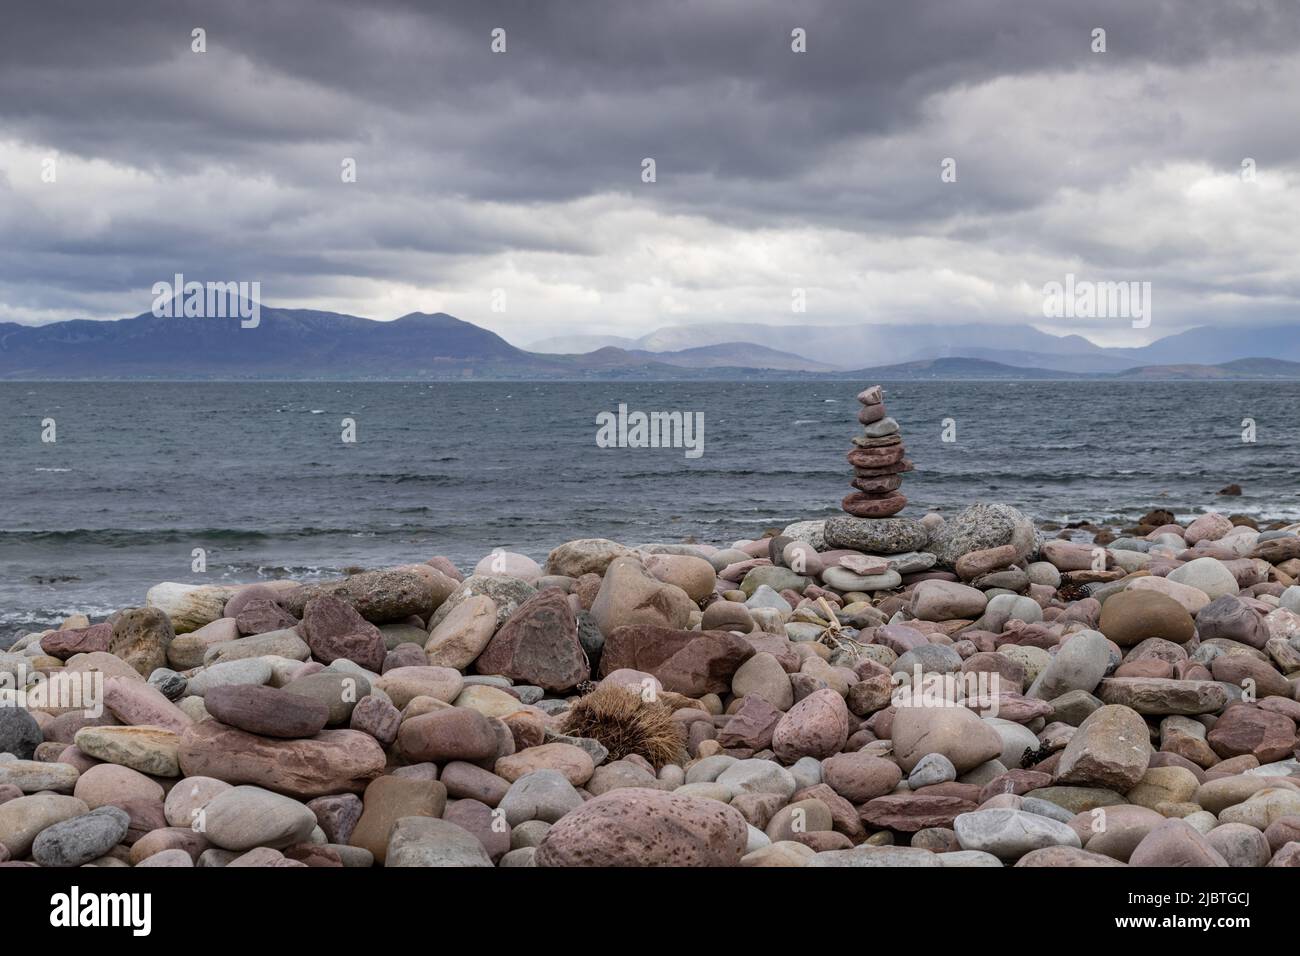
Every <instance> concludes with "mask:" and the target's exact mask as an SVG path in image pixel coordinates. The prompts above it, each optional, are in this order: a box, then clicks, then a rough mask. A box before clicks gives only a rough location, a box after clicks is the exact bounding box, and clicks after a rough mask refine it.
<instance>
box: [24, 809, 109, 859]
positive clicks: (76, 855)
mask: <svg viewBox="0 0 1300 956" xmlns="http://www.w3.org/2000/svg"><path fill="white" fill-rule="evenodd" d="M130 826H131V817H130V816H129V815H128V814H127V812H126V811H125V810H122V809H120V808H118V807H113V806H105V807H100V808H98V809H97V810H91V811H90V812H89V813H85V814H82V815H81V816H79V817H73V818H72V819H70V820H64V821H62V822H61V823H56V824H54V825H53V826H49V827H46V828H45V829H44V830H42V831H41V832H40V834H39V835H38V836H37V837H36V840H35V842H34V843H32V859H34V860H35V861H36V862H37V863H39V864H40V865H41V866H61V867H67V866H81V865H82V864H83V863H89V862H90V861H91V860H95V859H98V858H99V857H101V856H103V855H104V854H105V853H107V852H108V851H109V850H111V849H113V847H115V846H117V845H118V844H119V843H121V842H122V840H123V839H124V838H125V837H126V832H127V830H128V829H129V828H130Z"/></svg>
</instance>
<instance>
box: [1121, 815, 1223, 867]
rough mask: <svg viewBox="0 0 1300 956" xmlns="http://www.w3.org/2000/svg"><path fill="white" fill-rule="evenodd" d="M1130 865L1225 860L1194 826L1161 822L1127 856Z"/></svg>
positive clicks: (1202, 863) (1209, 863) (1199, 863)
mask: <svg viewBox="0 0 1300 956" xmlns="http://www.w3.org/2000/svg"><path fill="white" fill-rule="evenodd" d="M1129 865H1130V866H1162V867H1173V866H1178V867H1182V866H1227V865H1228V861H1227V860H1225V859H1224V858H1223V856H1222V855H1220V853H1219V851H1218V850H1216V849H1214V847H1212V846H1210V844H1209V841H1208V840H1206V839H1205V837H1203V836H1202V835H1201V834H1200V833H1199V832H1198V831H1197V830H1196V829H1195V828H1194V827H1192V826H1191V825H1190V824H1188V823H1185V822H1183V821H1182V820H1170V821H1168V822H1167V823H1162V824H1160V826H1158V827H1156V828H1155V829H1154V830H1152V831H1151V832H1150V833H1148V834H1147V835H1146V836H1145V837H1144V838H1143V839H1142V842H1141V843H1139V844H1138V845H1137V847H1136V849H1134V850H1133V853H1132V855H1131V856H1130V857H1129Z"/></svg>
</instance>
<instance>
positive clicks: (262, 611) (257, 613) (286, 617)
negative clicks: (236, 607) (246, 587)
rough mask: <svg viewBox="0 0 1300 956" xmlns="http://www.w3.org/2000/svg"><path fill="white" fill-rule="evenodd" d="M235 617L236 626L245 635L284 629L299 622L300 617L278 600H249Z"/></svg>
mask: <svg viewBox="0 0 1300 956" xmlns="http://www.w3.org/2000/svg"><path fill="white" fill-rule="evenodd" d="M227 606H229V605H227ZM234 618H235V627H236V628H237V629H238V630H239V633H240V634H242V635H244V636H248V635H252V634H268V633H270V632H271V631H282V630H284V629H286V628H290V627H296V626H297V624H298V619H297V618H296V617H294V616H293V615H292V614H290V613H289V612H288V611H286V610H285V609H284V608H282V607H281V606H280V605H279V603H278V602H276V601H267V600H252V601H248V602H247V603H245V604H244V606H243V608H241V609H240V611H239V613H238V614H237V615H234Z"/></svg>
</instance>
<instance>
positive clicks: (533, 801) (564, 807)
mask: <svg viewBox="0 0 1300 956" xmlns="http://www.w3.org/2000/svg"><path fill="white" fill-rule="evenodd" d="M582 802H583V801H582V795H581V794H579V793H578V791H577V790H575V789H574V787H573V784H571V783H569V781H568V780H567V779H565V776H564V774H562V773H560V771H558V770H534V771H533V772H532V773H527V774H524V775H523V776H522V777H520V778H519V779H518V780H516V781H515V782H514V783H512V784H511V785H510V789H509V790H507V791H506V795H505V796H504V797H502V798H501V803H500V804H498V809H500V810H501V811H502V812H503V813H505V817H506V822H507V823H509V824H510V825H511V826H512V827H513V826H517V825H518V824H520V823H523V822H525V821H527V820H541V821H543V822H545V823H554V822H555V821H556V820H558V819H560V817H562V816H564V815H565V814H566V813H569V812H570V811H572V810H576V809H577V808H578V807H580V806H582Z"/></svg>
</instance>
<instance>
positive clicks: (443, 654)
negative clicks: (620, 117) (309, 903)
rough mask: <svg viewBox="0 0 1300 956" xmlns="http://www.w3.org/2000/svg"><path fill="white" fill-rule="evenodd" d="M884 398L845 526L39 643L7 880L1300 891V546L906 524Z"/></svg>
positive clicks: (567, 548)
mask: <svg viewBox="0 0 1300 956" xmlns="http://www.w3.org/2000/svg"><path fill="white" fill-rule="evenodd" d="M884 399H885V396H884V394H883V391H882V389H880V387H879V386H873V387H871V388H868V389H865V390H864V391H862V392H861V393H860V394H859V395H858V403H859V406H860V408H861V412H860V414H859V415H858V421H859V422H860V423H861V425H862V429H863V430H862V432H861V433H860V434H858V435H856V436H855V435H846V436H845V444H846V445H848V446H849V448H850V450H849V451H848V453H847V462H846V464H845V466H844V474H845V481H846V484H849V485H850V486H851V488H852V489H853V490H852V491H851V492H850V493H849V494H848V496H847V497H845V498H844V500H843V502H842V504H841V507H842V509H843V511H844V514H842V515H840V516H837V517H833V518H830V519H825V520H822V519H819V520H807V521H796V522H794V523H792V524H788V525H785V526H783V527H773V528H771V529H770V530H769V531H768V532H767V533H766V534H764V535H763V536H762V537H758V538H755V539H742V540H737V541H725V542H713V543H711V544H701V543H668V542H660V543H646V542H617V541H613V540H610V539H607V538H576V539H573V540H568V541H564V542H560V543H557V544H556V546H555V547H553V548H552V549H551V550H550V552H549V555H548V556H547V557H546V559H545V561H537V560H534V559H533V558H530V557H528V556H526V555H524V554H520V553H514V552H510V551H503V550H492V551H486V550H485V552H484V554H483V556H482V559H481V560H479V561H478V562H477V563H476V564H475V565H474V566H472V567H471V566H457V564H455V563H453V562H452V561H451V560H450V559H448V558H447V557H444V556H439V555H433V556H430V555H411V557H410V561H411V563H409V564H402V565H398V566H393V567H384V568H373V569H369V570H363V571H358V572H357V573H354V574H351V575H348V576H346V577H342V578H339V579H338V580H332V581H323V582H312V583H302V582H298V581H294V580H291V579H285V580H276V581H259V582H257V583H249V584H245V585H219V586H218V585H194V584H188V583H184V584H182V583H171V582H164V583H160V584H158V585H157V586H155V587H153V588H151V589H150V590H149V591H148V593H147V594H146V595H143V596H142V597H143V601H142V603H141V604H140V606H137V607H128V608H122V609H120V610H118V611H117V612H116V613H113V614H111V615H109V616H107V617H106V618H104V619H102V620H92V619H90V618H89V617H86V616H84V615H74V616H70V617H68V618H67V619H66V620H64V621H63V622H62V624H61V626H59V627H58V628H56V629H49V630H41V631H33V632H28V633H25V634H22V635H21V636H19V637H18V638H17V640H15V641H14V642H13V643H12V645H11V646H9V647H8V648H6V649H4V650H2V651H0V865H3V866H5V867H17V868H22V867H32V866H39V867H80V866H93V867H135V866H140V867H182V868H185V867H227V866H233V867H302V866H312V867H370V866H388V867H423V866H481V867H490V866H510V867H573V866H627V867H631V866H745V867H770V866H775V867H804V866H812V867H841V866H866V867H891V866H907V867H1000V866H1024V867H1058V866H1064V867H1095V866H1119V867H1122V866H1130V867H1171V866H1176V867H1284V866H1300V759H1297V756H1298V755H1297V745H1298V744H1300V741H1298V740H1297V723H1298V722H1300V585H1297V583H1296V582H1297V580H1300V525H1297V524H1288V523H1285V522H1283V521H1273V522H1270V521H1261V520H1257V518H1255V517H1251V516H1248V515H1234V514H1231V513H1230V512H1229V513H1225V512H1221V511H1216V510H1207V511H1205V512H1204V513H1198V514H1196V515H1176V514H1174V513H1172V512H1169V511H1164V510H1152V511H1149V512H1148V513H1146V514H1142V515H1136V514H1135V515H1132V516H1131V517H1130V518H1129V519H1128V520H1127V521H1126V522H1124V523H1118V524H1116V525H1114V526H1094V525H1086V524H1085V525H1081V526H1070V527H1060V526H1052V527H1044V526H1035V524H1034V522H1033V521H1031V520H1030V519H1029V518H1028V517H1027V516H1026V515H1025V514H1024V513H1023V512H1022V511H1021V510H1019V509H1018V508H1017V507H1015V506H1014V505H1013V504H1009V503H1001V502H991V501H979V500H977V499H976V498H974V497H973V498H972V501H971V503H970V504H968V505H967V506H966V507H964V508H960V509H955V510H954V511H953V512H952V513H946V514H939V513H924V514H917V515H915V516H909V515H908V514H907V511H908V509H907V498H906V497H905V496H904V495H903V494H902V491H901V486H902V482H903V477H904V475H905V474H906V473H907V472H910V471H912V469H913V465H912V463H911V461H910V460H909V459H907V458H906V457H905V455H906V453H905V450H904V446H903V443H902V429H901V427H900V425H899V423H898V420H897V419H896V417H894V416H895V414H897V412H898V410H893V411H887V410H886V408H885V404H884ZM897 418H905V415H902V414H899V415H897ZM1207 504H1212V503H1209V502H1207Z"/></svg>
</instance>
